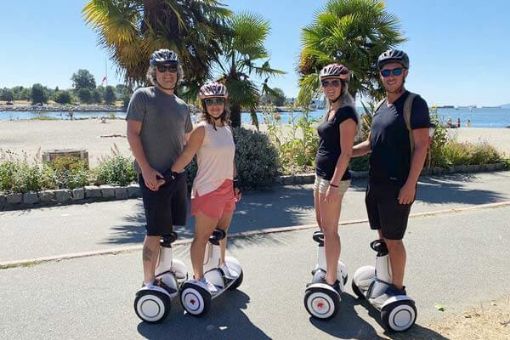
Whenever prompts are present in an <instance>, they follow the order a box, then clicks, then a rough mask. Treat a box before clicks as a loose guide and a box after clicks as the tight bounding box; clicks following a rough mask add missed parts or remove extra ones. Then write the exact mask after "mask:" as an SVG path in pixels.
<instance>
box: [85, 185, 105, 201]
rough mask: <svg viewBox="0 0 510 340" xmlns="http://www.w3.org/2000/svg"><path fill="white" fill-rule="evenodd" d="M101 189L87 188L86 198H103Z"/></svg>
mask: <svg viewBox="0 0 510 340" xmlns="http://www.w3.org/2000/svg"><path fill="white" fill-rule="evenodd" d="M101 197H102V196H101V188H99V187H96V186H93V185H89V186H86V187H85V198H101Z"/></svg>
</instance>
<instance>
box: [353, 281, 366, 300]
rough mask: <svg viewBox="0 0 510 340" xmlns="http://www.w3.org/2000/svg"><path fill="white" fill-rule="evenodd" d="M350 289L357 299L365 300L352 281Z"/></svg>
mask: <svg viewBox="0 0 510 340" xmlns="http://www.w3.org/2000/svg"><path fill="white" fill-rule="evenodd" d="M351 287H352V291H353V292H354V294H356V296H357V297H358V299H365V295H363V293H362V292H361V290H359V288H358V286H356V284H355V283H354V280H352V282H351Z"/></svg>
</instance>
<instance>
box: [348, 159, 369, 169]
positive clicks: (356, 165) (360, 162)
mask: <svg viewBox="0 0 510 340" xmlns="http://www.w3.org/2000/svg"><path fill="white" fill-rule="evenodd" d="M369 157H370V156H369V155H365V156H363V157H355V158H351V162H350V163H349V168H350V169H351V170H354V171H367V170H368V167H369V165H368V160H369Z"/></svg>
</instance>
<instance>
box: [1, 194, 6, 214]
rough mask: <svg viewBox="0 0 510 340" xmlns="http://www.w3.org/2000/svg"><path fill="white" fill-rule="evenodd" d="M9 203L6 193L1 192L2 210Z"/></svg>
mask: <svg viewBox="0 0 510 340" xmlns="http://www.w3.org/2000/svg"><path fill="white" fill-rule="evenodd" d="M6 205H7V197H6V196H5V195H4V194H0V210H3V209H4V208H5V206H6Z"/></svg>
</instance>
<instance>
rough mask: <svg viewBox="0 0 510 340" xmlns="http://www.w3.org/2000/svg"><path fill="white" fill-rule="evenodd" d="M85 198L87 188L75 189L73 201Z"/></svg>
mask: <svg viewBox="0 0 510 340" xmlns="http://www.w3.org/2000/svg"><path fill="white" fill-rule="evenodd" d="M84 198H85V189H84V188H75V189H73V201H77V200H82V199H84Z"/></svg>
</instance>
